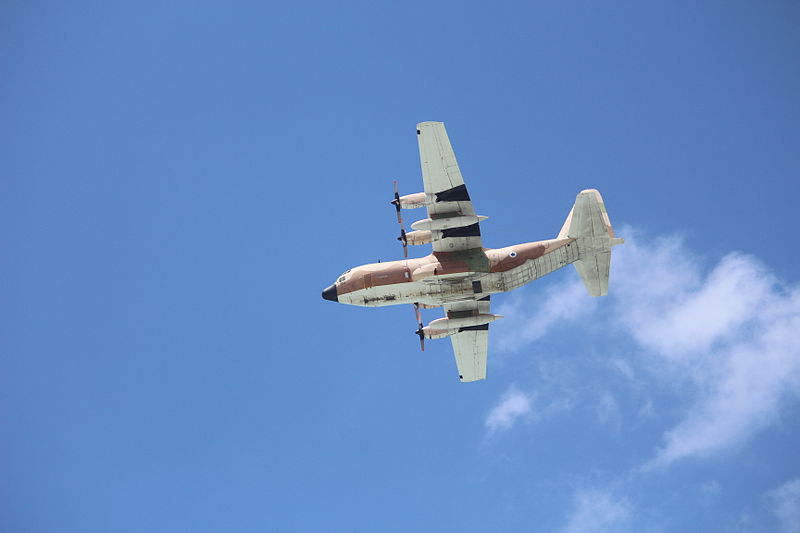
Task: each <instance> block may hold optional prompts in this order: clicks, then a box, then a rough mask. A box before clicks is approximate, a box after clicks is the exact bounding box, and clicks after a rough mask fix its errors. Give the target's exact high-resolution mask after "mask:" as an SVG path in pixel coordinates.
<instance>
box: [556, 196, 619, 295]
mask: <svg viewBox="0 0 800 533" xmlns="http://www.w3.org/2000/svg"><path fill="white" fill-rule="evenodd" d="M558 238H559V239H576V241H577V244H578V260H577V261H575V262H574V263H573V264H574V265H575V269H576V270H577V271H578V274H579V275H580V277H581V279H582V280H583V284H584V285H585V286H586V290H587V291H589V294H590V295H592V296H604V295H606V294H608V274H609V270H610V268H611V247H612V246H615V245H617V244H622V243H623V242H624V241H623V239H619V238H616V237H614V229H613V228H612V227H611V221H610V220H609V218H608V213H607V212H606V206H605V204H604V203H603V197H602V196H600V192H599V191H598V190H596V189H586V190H583V191H581V192H580V194H578V196H577V198H576V199H575V205H573V206H572V210H570V212H569V215H568V216H567V220H565V221H564V225H563V226H562V227H561V231H560V232H559V233H558Z"/></svg>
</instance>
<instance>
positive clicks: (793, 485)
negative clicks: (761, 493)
mask: <svg viewBox="0 0 800 533" xmlns="http://www.w3.org/2000/svg"><path fill="white" fill-rule="evenodd" d="M767 498H768V499H769V502H770V507H772V510H773V512H774V513H775V517H776V518H777V519H778V523H779V524H780V528H781V529H780V530H781V531H782V532H783V533H800V478H794V479H792V480H790V481H787V482H786V483H784V484H783V485H781V486H780V487H778V488H776V489H774V490H771V491H770V492H768V493H767Z"/></svg>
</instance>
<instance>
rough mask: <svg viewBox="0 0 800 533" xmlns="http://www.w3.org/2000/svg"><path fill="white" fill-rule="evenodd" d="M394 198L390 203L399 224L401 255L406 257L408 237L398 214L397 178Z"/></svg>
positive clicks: (401, 217) (401, 216) (400, 215)
mask: <svg viewBox="0 0 800 533" xmlns="http://www.w3.org/2000/svg"><path fill="white" fill-rule="evenodd" d="M393 183H394V200H392V201H391V202H390V203H391V204H392V205H393V206H394V209H395V211H396V212H397V223H398V224H400V236H399V237H398V238H397V240H398V241H400V243H401V244H402V245H403V257H405V258H406V259H408V239H407V238H406V229H405V227H403V215H402V214H400V193H399V192H397V180H394V182H393Z"/></svg>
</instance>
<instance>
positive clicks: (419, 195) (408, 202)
mask: <svg viewBox="0 0 800 533" xmlns="http://www.w3.org/2000/svg"><path fill="white" fill-rule="evenodd" d="M397 201H398V202H399V203H400V208H401V209H417V208H419V207H425V193H424V192H415V193H414V194H406V195H405V196H401V197H399V198H398V199H397Z"/></svg>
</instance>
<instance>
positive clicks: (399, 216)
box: [389, 180, 403, 226]
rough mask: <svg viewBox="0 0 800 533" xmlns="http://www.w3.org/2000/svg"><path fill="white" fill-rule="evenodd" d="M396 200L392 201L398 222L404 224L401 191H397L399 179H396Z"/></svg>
mask: <svg viewBox="0 0 800 533" xmlns="http://www.w3.org/2000/svg"><path fill="white" fill-rule="evenodd" d="M392 183H394V200H392V201H391V202H389V203H391V204H392V205H393V206H394V210H395V212H396V214H397V223H398V224H400V225H401V226H402V225H403V215H402V214H401V213H400V193H399V192H397V180H394V181H393V182H392Z"/></svg>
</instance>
